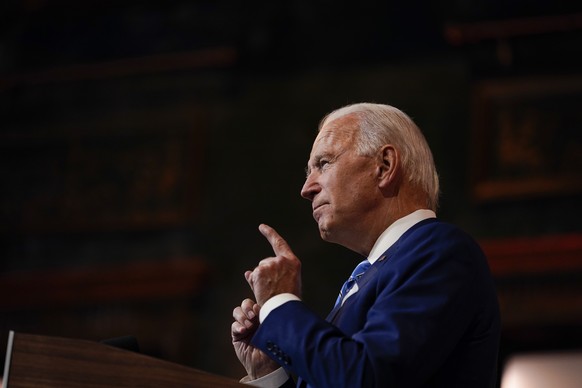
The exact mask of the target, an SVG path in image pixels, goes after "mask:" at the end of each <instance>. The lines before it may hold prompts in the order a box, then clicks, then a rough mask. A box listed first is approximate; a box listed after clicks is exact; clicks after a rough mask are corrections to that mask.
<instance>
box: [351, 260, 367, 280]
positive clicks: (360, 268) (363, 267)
mask: <svg viewBox="0 0 582 388" xmlns="http://www.w3.org/2000/svg"><path fill="white" fill-rule="evenodd" d="M371 266H372V264H370V262H369V261H368V260H367V259H366V260H364V261H362V262H361V263H360V264H358V265H357V266H356V268H355V269H354V271H353V272H352V275H351V276H350V279H353V280H358V279H359V278H361V277H362V275H363V274H364V272H366V271H367V270H368V268H370V267H371Z"/></svg>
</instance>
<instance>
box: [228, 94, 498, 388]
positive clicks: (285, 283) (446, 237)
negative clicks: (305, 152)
mask: <svg viewBox="0 0 582 388" xmlns="http://www.w3.org/2000/svg"><path fill="white" fill-rule="evenodd" d="M438 192H439V188H438V176H437V173H436V170H435V166H434V162H433V158H432V154H431V152H430V149H429V147H428V145H427V143H426V140H425V138H424V137H423V135H422V133H421V132H420V130H419V129H418V127H417V126H416V125H415V124H414V123H413V122H412V120H411V119H410V118H409V117H408V116H407V115H406V114H404V113H403V112H401V111H400V110H398V109H396V108H394V107H391V106H388V105H379V104H367V103H362V104H355V105H350V106H346V107H343V108H341V109H338V110H336V111H334V112H332V113H331V114H329V115H328V116H326V117H325V118H324V119H323V121H322V122H321V125H320V128H319V133H318V135H317V137H316V139H315V142H314V144H313V148H312V151H311V155H310V157H309V162H308V165H307V178H306V181H305V184H304V186H303V189H302V190H301V195H302V196H303V197H304V198H306V199H308V200H309V201H311V204H312V208H313V218H314V219H315V221H316V222H317V224H318V226H319V232H320V234H321V237H322V239H324V240H325V241H329V242H333V243H337V244H340V245H343V246H344V247H346V248H348V249H350V250H352V251H354V252H356V253H359V254H360V255H362V256H363V257H364V258H366V259H365V260H364V261H362V263H360V264H359V265H358V266H357V267H356V269H355V270H354V273H353V274H352V276H351V277H350V278H349V279H348V281H347V282H346V284H344V287H342V290H341V291H340V295H339V296H338V300H337V301H336V305H335V307H334V308H333V310H332V311H331V313H330V314H329V316H328V317H327V319H322V318H320V317H318V316H317V315H316V314H315V313H314V312H312V311H311V310H309V309H308V307H307V306H306V305H305V304H304V303H303V302H302V301H301V299H300V298H301V263H300V261H299V259H298V258H297V257H296V256H295V255H294V254H293V251H292V250H291V248H290V247H289V245H288V244H287V243H286V242H285V240H284V239H283V238H282V237H281V236H279V235H278V234H277V232H276V231H275V230H274V229H272V228H271V227H269V226H267V225H260V226H259V230H260V232H261V233H262V234H263V235H264V236H265V237H266V239H267V240H268V241H269V243H270V244H271V246H272V248H273V251H274V254H275V256H274V257H270V258H266V259H264V260H262V261H260V262H259V264H258V266H257V267H256V268H255V269H254V270H253V271H247V272H246V273H245V278H246V280H247V282H248V283H249V285H250V287H251V289H252V290H253V293H254V295H255V299H256V302H255V301H252V300H250V299H246V300H244V301H243V302H242V304H241V305H240V306H239V307H237V308H235V309H234V311H233V316H234V319H235V320H234V322H233V324H232V333H231V334H232V340H233V345H234V348H235V352H236V354H237V356H238V358H239V360H240V361H241V363H242V364H243V366H244V367H245V369H246V370H247V373H248V376H247V377H245V378H244V379H243V382H248V383H249V384H252V385H256V386H263V387H269V386H272V387H276V386H290V385H291V384H292V385H295V383H294V382H293V381H292V380H291V378H290V377H289V376H291V375H294V376H296V377H297V380H298V381H297V386H300V387H306V386H309V387H334V388H337V387H350V388H354V387H407V388H409V387H468V388H479V387H493V386H495V383H496V365H497V352H498V343H499V331H500V324H499V311H498V305H497V298H496V294H495V290H494V285H493V282H492V279H491V276H490V273H489V269H488V267H487V262H486V259H485V257H484V256H483V254H482V252H481V250H480V249H479V247H478V245H477V244H476V243H475V242H474V241H473V240H472V239H471V238H470V237H469V236H468V235H466V234H465V233H463V232H462V231H461V230H459V229H458V228H456V227H454V226H452V225H449V224H446V223H444V222H441V221H439V220H438V219H437V218H436V214H435V211H436V207H437V201H438Z"/></svg>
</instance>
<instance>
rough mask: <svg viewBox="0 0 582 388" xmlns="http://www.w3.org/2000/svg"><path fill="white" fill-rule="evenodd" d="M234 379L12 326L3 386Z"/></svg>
mask: <svg viewBox="0 0 582 388" xmlns="http://www.w3.org/2000/svg"><path fill="white" fill-rule="evenodd" d="M243 386H244V385H243V384H240V383H239V382H238V381H235V380H232V379H228V378H225V377H221V376H217V375H213V374H210V373H206V372H203V371H200V370H197V369H193V368H189V367H186V366H182V365H178V364H174V363H171V362H168V361H164V360H159V359H156V358H153V357H149V356H146V355H143V354H138V353H134V352H131V351H127V350H123V349H118V348H115V347H112V346H108V345H104V344H101V343H97V342H92V341H86V340H77V339H67V338H58V337H47V336H40V335H30V334H20V333H15V332H13V331H11V332H10V336H9V340H8V347H7V352H6V365H5V368H4V380H3V385H2V387H3V388H35V387H59V388H69V387H71V388H72V387H81V388H84V387H91V388H99V387H156V388H160V387H200V388H207V387H208V388H217V387H227V388H229V387H233V388H234V387H243Z"/></svg>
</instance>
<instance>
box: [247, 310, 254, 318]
mask: <svg viewBox="0 0 582 388" xmlns="http://www.w3.org/2000/svg"><path fill="white" fill-rule="evenodd" d="M247 315H248V316H249V318H250V319H253V318H254V317H256V315H255V312H254V311H253V310H251V311H249V312H248V314H247Z"/></svg>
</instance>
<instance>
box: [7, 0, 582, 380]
mask: <svg viewBox="0 0 582 388" xmlns="http://www.w3.org/2000/svg"><path fill="white" fill-rule="evenodd" d="M581 54H582V6H581V5H580V4H579V2H573V1H572V2H569V1H547V0H534V1H531V0H529V1H525V0H516V1H489V0H488V1H485V0H483V1H462V0H457V1H453V0H451V1H442V2H428V1H405V2H403V1H387V2H381V3H377V2H371V1H359V2H347V1H339V2H337V1H336V2H331V1H320V2H311V1H288V2H284V3H279V2H264V3H263V2H257V1H247V2H234V1H189V2H188V1H157V2H151V1H150V2H143V1H132V0H126V1H85V2H73V1H67V0H62V1H50V0H45V1H43V0H36V1H35V0H26V1H24V0H23V1H16V0H7V1H4V2H2V4H1V5H0V163H1V164H0V187H1V189H0V190H1V191H0V220H1V222H0V243H1V251H0V255H1V262H0V291H1V296H0V301H1V302H0V329H1V332H0V345H2V348H4V345H5V342H6V337H7V335H8V330H16V331H23V332H30V333H35V334H46V335H56V336H65V337H73V338H83V339H90V340H100V339H104V338H109V337H115V336H120V335H125V334H133V335H136V336H137V337H138V341H139V342H140V345H141V348H142V351H143V352H144V353H147V354H151V355H154V356H156V357H160V358H164V359H167V360H170V361H173V362H177V363H182V364H185V365H189V366H193V367H196V368H200V369H205V370H208V371H210V372H214V373H219V374H223V375H227V376H231V377H235V378H238V377H240V376H242V374H243V371H242V368H241V367H240V366H239V365H238V362H237V360H236V358H235V356H234V354H233V352H232V349H231V345H230V333H229V330H230V324H231V319H232V318H231V312H232V309H233V308H234V307H235V306H236V305H237V304H238V303H240V301H241V300H242V299H243V298H245V297H248V296H250V295H251V294H250V291H249V289H248V286H247V285H246V282H245V280H244V277H243V273H244V271H245V270H247V269H250V268H252V267H253V266H254V265H255V264H256V263H257V262H258V261H259V260H260V259H262V258H264V257H267V256H269V255H270V254H271V252H270V249H269V246H268V244H267V242H266V241H264V239H263V238H262V236H261V235H260V234H259V233H258V231H257V226H258V224H259V223H261V222H266V223H269V224H271V225H272V226H274V227H275V228H276V229H277V230H278V231H279V232H280V233H281V234H282V235H283V236H284V237H285V238H286V239H287V241H288V242H289V243H290V245H291V246H292V247H293V248H294V250H295V253H296V254H297V255H298V256H299V257H300V258H302V260H303V268H304V275H303V276H304V299H305V301H306V302H307V303H308V304H309V305H310V306H312V307H313V309H314V310H315V311H316V312H318V313H320V314H321V315H325V314H326V312H327V310H328V309H329V308H331V303H333V301H334V300H335V295H336V293H337V290H338V289H339V287H340V285H341V284H342V282H343V280H344V278H345V276H346V274H348V273H349V272H350V271H351V269H352V267H353V266H354V265H355V263H357V262H358V261H359V258H358V257H355V255H354V254H353V253H351V252H349V251H346V250H345V249H343V248H341V247H337V246H333V245H329V244H326V243H323V242H321V241H320V239H319V236H318V233H317V228H316V225H315V222H314V221H313V220H312V218H311V211H310V206H309V204H308V203H307V202H306V201H305V200H303V199H302V198H301V197H300V196H299V190H300V188H301V186H302V184H303V180H304V167H305V164H306V161H307V159H308V155H309V151H310V148H311V142H312V141H313V138H314V136H315V131H316V128H317V124H318V122H319V120H320V119H321V117H322V116H323V115H324V114H326V113H327V112H329V111H330V110H332V109H335V108H337V107H340V106H342V105H345V104H347V103H352V102H359V101H371V102H381V103H388V104H392V105H395V106H397V107H399V108H401V109H402V110H404V111H405V112H407V113H408V114H409V115H410V116H412V117H413V119H414V120H415V121H416V122H417V124H418V125H419V126H420V128H421V129H422V130H423V131H424V133H425V135H426V137H427V139H428V141H429V144H430V145H431V147H432V149H433V153H434V156H435V160H436V164H437V167H438V170H439V173H440V176H441V185H442V197H441V207H440V210H439V216H440V217H441V218H442V219H444V220H446V221H449V222H453V223H456V224H458V225H459V226H461V227H462V228H464V229H465V230H467V231H468V232H469V233H471V234H472V235H474V236H475V238H476V239H477V240H478V241H479V242H480V243H481V244H482V246H483V247H484V249H485V250H486V252H488V254H489V257H490V259H491V263H492V269H493V272H494V275H495V276H496V280H497V284H498V290H499V295H500V301H501V303H502V314H503V322H504V334H503V342H502V351H501V363H503V362H504V361H505V360H506V358H507V357H509V356H511V355H512V354H515V353H518V352H522V351H531V350H556V349H565V348H568V349H571V348H579V347H582V338H581V335H580V326H581V323H582V301H581V295H582V294H581V286H580V284H581V281H580V280H581V277H582V276H581V273H582V237H581V236H582V228H581V227H580V225H579V219H580V216H581V215H582V214H581V213H582V204H581V199H582V187H581V182H582V180H581V178H582V176H581V175H582V174H581V173H580V171H582V152H581V151H582V139H581V134H580V133H581V131H582V116H581V115H582V113H581V112H582V109H580V108H582V99H581V97H582V82H581V78H582V72H581V71H580V69H582V67H581V66H582V55H581Z"/></svg>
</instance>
